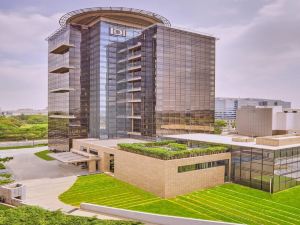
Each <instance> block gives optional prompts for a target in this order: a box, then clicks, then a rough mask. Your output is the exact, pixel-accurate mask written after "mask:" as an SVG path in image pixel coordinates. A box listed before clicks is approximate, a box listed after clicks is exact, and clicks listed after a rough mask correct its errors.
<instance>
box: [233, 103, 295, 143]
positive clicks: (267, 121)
mask: <svg viewBox="0 0 300 225" xmlns="http://www.w3.org/2000/svg"><path fill="white" fill-rule="evenodd" d="M236 126H237V132H238V134H240V135H246V136H252V137H260V136H271V135H280V134H289V133H300V110H298V109H283V108H282V106H243V107H241V108H240V109H238V111H237V121H236Z"/></svg>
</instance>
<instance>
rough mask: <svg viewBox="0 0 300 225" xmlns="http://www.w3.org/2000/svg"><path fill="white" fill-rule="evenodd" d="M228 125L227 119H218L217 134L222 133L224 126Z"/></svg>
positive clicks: (215, 128)
mask: <svg viewBox="0 0 300 225" xmlns="http://www.w3.org/2000/svg"><path fill="white" fill-rule="evenodd" d="M226 126H227V122H226V121H225V120H216V121H215V124H214V130H215V134H221V133H222V131H223V128H224V127H226Z"/></svg>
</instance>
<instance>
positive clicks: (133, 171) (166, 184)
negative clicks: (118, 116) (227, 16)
mask: <svg viewBox="0 0 300 225" xmlns="http://www.w3.org/2000/svg"><path fill="white" fill-rule="evenodd" d="M120 143H145V141H141V140H136V139H109V140H99V139H77V140H73V149H72V150H71V152H72V151H78V150H79V151H82V152H86V153H88V154H93V155H97V157H99V160H97V161H96V162H95V163H96V164H97V166H96V167H94V168H95V171H96V170H98V171H101V172H106V173H109V174H111V175H113V176H114V177H115V178H117V179H120V180H122V181H125V182H128V183H130V184H133V185H135V186H137V187H140V188H142V189H144V190H147V191H149V192H152V193H154V194H156V195H158V196H160V197H165V198H171V197H175V196H177V195H180V194H185V193H189V192H192V191H194V190H198V189H203V188H208V187H213V186H216V185H220V184H223V183H224V182H225V180H229V171H230V168H229V167H230V153H229V152H221V153H218V154H209V155H208V154H205V155H198V156H194V157H183V158H176V159H160V158H154V157H151V156H147V155H142V154H138V153H133V152H129V151H126V150H122V149H120V148H118V147H117V145H118V144H120ZM58 154H64V153H58ZM87 163H88V164H89V163H90V162H87ZM88 167H89V168H90V166H88Z"/></svg>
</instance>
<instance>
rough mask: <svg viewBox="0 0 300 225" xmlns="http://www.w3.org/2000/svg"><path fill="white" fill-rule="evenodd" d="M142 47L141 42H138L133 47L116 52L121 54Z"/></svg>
mask: <svg viewBox="0 0 300 225" xmlns="http://www.w3.org/2000/svg"><path fill="white" fill-rule="evenodd" d="M141 46H142V43H141V42H138V43H137V44H135V45H132V46H129V47H127V48H123V49H121V50H120V51H118V53H122V52H126V51H127V50H135V49H139V48H140V47H141Z"/></svg>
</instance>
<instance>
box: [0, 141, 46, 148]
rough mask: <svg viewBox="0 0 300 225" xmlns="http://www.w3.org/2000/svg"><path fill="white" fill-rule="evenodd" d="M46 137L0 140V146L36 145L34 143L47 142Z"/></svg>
mask: <svg viewBox="0 0 300 225" xmlns="http://www.w3.org/2000/svg"><path fill="white" fill-rule="evenodd" d="M47 143H48V139H43V140H32V141H5V142H3V141H1V142H0V147H11V146H26V145H36V144H47Z"/></svg>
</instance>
